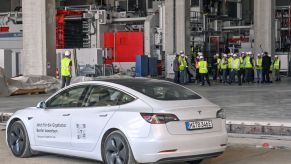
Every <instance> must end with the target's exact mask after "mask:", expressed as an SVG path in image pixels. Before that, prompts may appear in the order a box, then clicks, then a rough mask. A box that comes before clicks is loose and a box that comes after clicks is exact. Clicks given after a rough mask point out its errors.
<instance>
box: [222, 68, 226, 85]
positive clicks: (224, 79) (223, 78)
mask: <svg viewBox="0 0 291 164" xmlns="http://www.w3.org/2000/svg"><path fill="white" fill-rule="evenodd" d="M222 82H223V83H226V82H227V69H223V70H222Z"/></svg>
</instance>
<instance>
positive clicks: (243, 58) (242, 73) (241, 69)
mask: <svg viewBox="0 0 291 164" xmlns="http://www.w3.org/2000/svg"><path fill="white" fill-rule="evenodd" d="M245 54H246V53H245V52H242V53H241V55H240V57H239V59H240V71H239V72H240V76H241V80H242V82H243V83H244V82H245V65H244V60H245V57H246V55H245Z"/></svg>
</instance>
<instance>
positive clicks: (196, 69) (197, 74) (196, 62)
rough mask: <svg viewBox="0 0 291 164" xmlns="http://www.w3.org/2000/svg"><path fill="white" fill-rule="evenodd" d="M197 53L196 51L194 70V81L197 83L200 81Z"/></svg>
mask: <svg viewBox="0 0 291 164" xmlns="http://www.w3.org/2000/svg"><path fill="white" fill-rule="evenodd" d="M199 57H200V55H199V53H197V56H196V58H195V72H196V78H195V80H196V83H197V84H198V83H199V82H200V74H199Z"/></svg>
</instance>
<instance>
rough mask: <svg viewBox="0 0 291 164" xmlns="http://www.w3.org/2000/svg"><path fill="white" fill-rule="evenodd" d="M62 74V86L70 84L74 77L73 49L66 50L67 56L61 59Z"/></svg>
mask: <svg viewBox="0 0 291 164" xmlns="http://www.w3.org/2000/svg"><path fill="white" fill-rule="evenodd" d="M61 75H62V88H64V87H65V86H69V85H70V83H71V78H72V60H71V51H69V50H66V51H65V56H64V57H63V59H62V60H61Z"/></svg>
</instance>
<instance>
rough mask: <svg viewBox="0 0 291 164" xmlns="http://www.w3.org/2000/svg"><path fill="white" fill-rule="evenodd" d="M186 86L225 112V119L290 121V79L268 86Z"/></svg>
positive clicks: (215, 84) (214, 84)
mask: <svg viewBox="0 0 291 164" xmlns="http://www.w3.org/2000/svg"><path fill="white" fill-rule="evenodd" d="M212 83H213V84H212V86H210V87H208V86H207V85H205V86H199V85H193V84H192V83H190V84H188V85H186V86H187V87H189V88H190V89H193V90H194V91H196V92H197V93H199V94H201V95H202V96H204V97H206V98H208V99H209V100H210V101H211V102H213V103H215V104H217V105H219V106H221V107H222V108H224V109H225V110H226V114H227V119H228V120H247V121H248V120H249V121H274V122H278V121H280V122H290V121H291V78H283V80H282V81H281V82H274V83H271V84H256V83H255V84H243V85H242V86H238V85H237V84H232V85H228V84H225V85H223V84H220V83H214V82H212Z"/></svg>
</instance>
